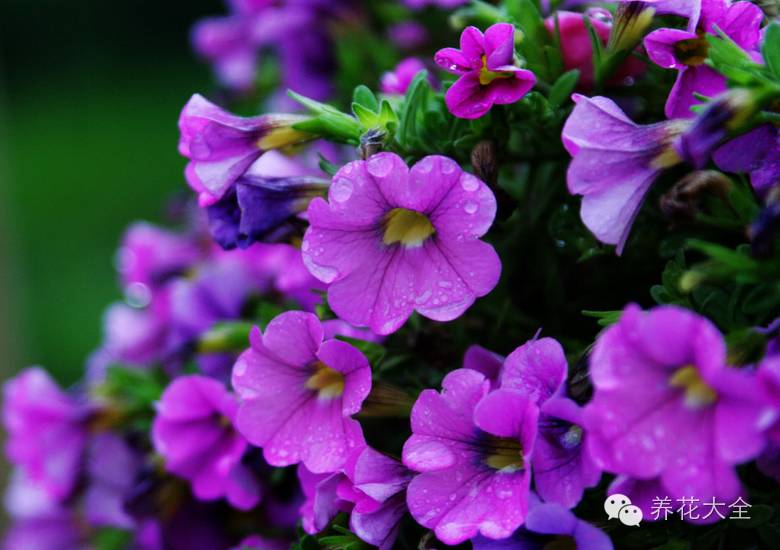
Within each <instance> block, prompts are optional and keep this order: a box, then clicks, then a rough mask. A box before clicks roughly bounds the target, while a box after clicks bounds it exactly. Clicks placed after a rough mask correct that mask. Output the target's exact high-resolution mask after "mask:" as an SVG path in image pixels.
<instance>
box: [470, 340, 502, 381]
mask: <svg viewBox="0 0 780 550" xmlns="http://www.w3.org/2000/svg"><path fill="white" fill-rule="evenodd" d="M505 360H506V357H502V356H501V355H499V354H497V353H493V352H492V351H490V350H488V349H485V348H483V347H482V346H478V345H476V344H473V345H471V346H469V347H468V349H466V353H465V354H464V355H463V368H464V369H471V370H475V371H477V372H481V373H482V374H484V375H485V378H487V379H488V380H490V383H491V386H492V387H496V386H498V384H499V379H500V377H501V369H502V367H503V365H504V361H505Z"/></svg>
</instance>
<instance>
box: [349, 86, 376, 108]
mask: <svg viewBox="0 0 780 550" xmlns="http://www.w3.org/2000/svg"><path fill="white" fill-rule="evenodd" d="M352 101H353V102H354V103H357V104H358V105H361V106H362V107H365V108H366V109H369V110H371V111H373V112H375V113H376V112H377V111H379V102H378V101H377V100H376V96H375V95H374V92H372V91H371V90H370V89H369V88H368V86H366V85H364V84H361V85H360V86H358V87H356V88H355V91H354V92H353V94H352Z"/></svg>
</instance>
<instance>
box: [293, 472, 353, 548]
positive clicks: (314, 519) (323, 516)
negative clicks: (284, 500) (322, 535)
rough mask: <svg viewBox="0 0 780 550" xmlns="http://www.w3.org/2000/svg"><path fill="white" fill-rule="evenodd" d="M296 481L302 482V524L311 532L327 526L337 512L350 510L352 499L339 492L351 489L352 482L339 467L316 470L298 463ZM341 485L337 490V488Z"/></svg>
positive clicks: (305, 529)
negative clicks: (329, 471)
mask: <svg viewBox="0 0 780 550" xmlns="http://www.w3.org/2000/svg"><path fill="white" fill-rule="evenodd" d="M297 471H298V481H299V482H300V484H301V491H303V495H304V501H303V504H301V507H300V510H299V511H300V514H301V525H302V527H303V530H304V531H305V532H307V533H309V534H310V535H314V534H316V533H319V532H320V531H322V530H323V529H325V527H327V526H328V524H329V523H330V521H331V520H332V519H333V518H334V517H336V514H338V513H339V512H345V513H349V512H350V511H351V510H352V507H353V502H352V501H350V500H346V499H344V498H341V497H340V496H339V493H340V492H342V493H343V492H350V491H351V483H350V482H349V480H348V479H347V476H345V475H344V473H343V472H342V471H338V472H333V473H326V474H315V473H313V472H311V471H310V470H309V469H308V468H307V467H306V466H304V465H303V464H299V465H298V470H297ZM340 487H341V488H342V489H341V491H339V488H340Z"/></svg>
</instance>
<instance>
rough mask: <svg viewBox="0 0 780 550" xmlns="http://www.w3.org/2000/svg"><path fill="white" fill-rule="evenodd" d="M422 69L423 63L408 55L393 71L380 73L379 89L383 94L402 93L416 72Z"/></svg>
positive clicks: (423, 67) (423, 68)
mask: <svg viewBox="0 0 780 550" xmlns="http://www.w3.org/2000/svg"><path fill="white" fill-rule="evenodd" d="M424 70H425V64H424V63H423V62H422V61H420V60H419V59H417V58H416V57H408V58H406V59H404V60H403V61H401V62H400V63H399V64H398V65H397V66H396V68H395V69H394V70H393V71H389V72H386V73H385V74H383V75H382V80H381V82H380V83H379V89H380V90H381V91H382V93H383V94H398V95H403V94H405V93H406V90H407V88H409V84H411V83H412V80H414V77H415V76H417V73H419V72H420V71H424Z"/></svg>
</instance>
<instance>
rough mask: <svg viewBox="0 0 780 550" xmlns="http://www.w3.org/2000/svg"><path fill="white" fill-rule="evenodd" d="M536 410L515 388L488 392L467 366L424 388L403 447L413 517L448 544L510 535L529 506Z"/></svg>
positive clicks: (479, 376) (487, 386)
mask: <svg viewBox="0 0 780 550" xmlns="http://www.w3.org/2000/svg"><path fill="white" fill-rule="evenodd" d="M538 416H539V409H538V408H537V407H536V405H535V404H534V403H533V402H532V401H531V400H530V399H528V398H527V397H526V396H524V395H523V394H522V393H520V392H518V391H515V390H506V389H499V390H495V391H493V392H490V382H489V381H488V380H487V379H486V378H485V377H484V376H483V375H482V374H480V373H479V372H476V371H473V370H470V369H458V370H455V371H453V372H451V373H450V374H448V375H447V376H446V377H445V378H444V381H443V382H442V391H441V393H439V392H436V391H434V390H425V391H423V392H422V393H421V394H420V397H419V398H418V399H417V403H415V405H414V408H413V409H412V417H411V422H412V436H411V437H410V438H409V439H408V440H407V441H406V444H405V445H404V450H403V461H404V464H405V465H406V466H407V467H408V468H410V469H412V470H414V471H417V472H420V474H419V475H418V476H416V477H415V478H414V479H413V480H412V482H411V483H410V484H409V487H408V489H407V503H408V505H409V511H410V512H411V514H412V516H413V517H414V519H415V520H416V521H417V522H418V523H420V524H421V525H422V526H424V527H428V528H430V529H433V531H434V532H435V533H436V536H437V537H438V538H439V540H441V541H442V542H445V543H447V544H459V543H461V542H463V541H465V540H467V539H469V538H472V537H474V536H475V535H477V534H478V533H480V534H482V535H484V536H486V537H488V538H493V539H499V538H506V537H508V536H510V535H511V534H512V533H513V532H514V530H515V529H517V528H518V527H519V526H520V525H521V524H522V523H523V520H524V519H525V516H526V513H527V510H528V498H529V488H530V483H531V467H530V466H531V457H532V453H533V448H534V441H535V439H536V432H537V422H538Z"/></svg>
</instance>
